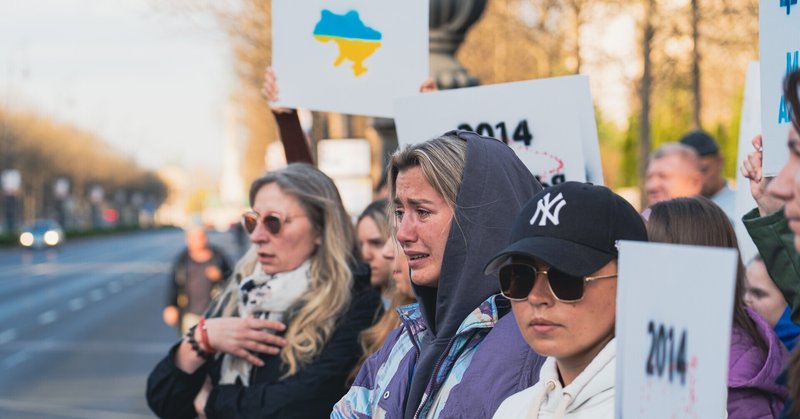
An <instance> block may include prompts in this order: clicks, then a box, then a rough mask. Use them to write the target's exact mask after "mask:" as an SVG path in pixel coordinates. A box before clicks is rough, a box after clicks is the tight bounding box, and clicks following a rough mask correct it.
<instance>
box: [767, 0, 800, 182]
mask: <svg viewBox="0 0 800 419" xmlns="http://www.w3.org/2000/svg"><path fill="white" fill-rule="evenodd" d="M799 6H800V4H799V3H798V2H797V0H769V1H767V0H762V1H760V2H759V5H758V26H759V61H760V63H761V127H762V129H763V134H764V175H766V176H775V175H777V174H778V172H779V171H780V169H781V167H783V165H784V163H785V162H786V159H787V158H788V156H789V154H788V150H787V148H786V138H787V136H788V133H789V127H790V124H791V118H792V117H791V114H792V113H791V110H790V109H789V106H788V105H789V103H788V102H786V101H785V100H784V98H783V79H784V77H785V76H786V74H787V73H788V72H790V71H792V70H795V69H797V68H798V66H799V65H800V7H799Z"/></svg>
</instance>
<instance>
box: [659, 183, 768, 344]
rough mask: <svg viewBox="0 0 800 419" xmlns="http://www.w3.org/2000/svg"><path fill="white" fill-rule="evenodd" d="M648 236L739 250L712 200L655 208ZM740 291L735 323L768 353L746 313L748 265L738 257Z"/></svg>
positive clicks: (671, 202)
mask: <svg viewBox="0 0 800 419" xmlns="http://www.w3.org/2000/svg"><path fill="white" fill-rule="evenodd" d="M647 236H648V239H649V240H650V241H651V242H661V243H675V244H693V245H697V246H716V247H727V248H731V249H736V250H737V251H738V250H739V243H738V241H737V240H736V233H735V232H734V230H733V226H732V225H731V222H730V220H729V219H728V216H727V215H726V214H725V212H724V211H723V210H722V208H720V207H718V206H717V204H715V203H713V202H712V201H711V200H709V199H708V198H704V197H702V196H697V197H692V198H675V199H670V200H668V201H662V202H659V203H656V204H654V205H653V206H652V207H651V212H650V218H649V219H648V220H647ZM737 259H738V262H737V266H736V289H735V291H734V301H733V324H734V326H735V327H738V328H739V329H740V330H742V331H744V332H745V333H746V334H747V335H748V336H749V337H750V339H752V341H753V342H754V343H755V344H756V346H757V347H758V348H759V349H760V350H761V351H762V352H763V353H765V354H766V353H767V351H768V347H767V343H766V342H765V341H764V338H762V337H761V334H760V333H759V332H758V327H757V326H756V324H755V323H754V322H753V319H751V318H750V316H749V315H748V314H747V312H746V311H745V305H744V293H745V278H744V273H745V269H744V265H743V264H742V259H741V257H739V258H737Z"/></svg>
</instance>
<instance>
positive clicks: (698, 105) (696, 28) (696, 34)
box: [692, 0, 703, 129]
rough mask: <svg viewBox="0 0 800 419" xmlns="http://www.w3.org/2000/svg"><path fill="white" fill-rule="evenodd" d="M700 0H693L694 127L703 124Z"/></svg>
mask: <svg viewBox="0 0 800 419" xmlns="http://www.w3.org/2000/svg"><path fill="white" fill-rule="evenodd" d="M699 3H700V0H692V95H693V99H694V114H693V115H692V116H693V119H692V123H693V125H694V129H701V128H702V126H703V124H702V118H701V116H702V114H701V110H702V96H701V90H700V45H699V43H700V5H699Z"/></svg>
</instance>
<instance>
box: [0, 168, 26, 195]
mask: <svg viewBox="0 0 800 419" xmlns="http://www.w3.org/2000/svg"><path fill="white" fill-rule="evenodd" d="M0 183H2V186H3V192H5V193H6V195H16V194H17V193H18V192H19V188H20V186H22V175H20V173H19V170H17V169H8V170H3V174H2V175H0Z"/></svg>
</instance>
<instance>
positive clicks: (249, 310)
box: [219, 260, 311, 387]
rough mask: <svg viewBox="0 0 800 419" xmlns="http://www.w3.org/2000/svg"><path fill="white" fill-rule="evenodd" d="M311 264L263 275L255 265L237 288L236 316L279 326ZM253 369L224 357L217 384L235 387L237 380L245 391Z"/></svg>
mask: <svg viewBox="0 0 800 419" xmlns="http://www.w3.org/2000/svg"><path fill="white" fill-rule="evenodd" d="M310 271H311V261H309V260H307V261H305V262H303V264H302V265H300V266H299V267H297V269H295V270H293V271H289V272H280V273H277V274H273V275H270V274H266V273H264V271H263V270H262V269H261V264H260V263H256V267H255V270H254V271H253V274H252V275H250V276H248V277H247V278H244V279H243V280H242V282H241V283H240V284H239V298H238V303H239V316H240V317H256V318H259V319H268V320H275V321H279V322H282V321H283V318H284V315H285V314H286V310H287V309H288V308H289V307H290V306H291V305H292V304H294V302H295V301H297V299H298V298H300V296H301V295H303V293H304V292H305V291H306V290H307V289H308V283H309V276H310V274H311V272H310ZM252 369H253V366H252V365H251V364H250V363H249V362H247V361H245V360H244V359H242V358H239V357H236V356H233V355H230V354H225V356H224V358H223V359H222V371H221V375H220V380H219V383H220V384H235V383H236V380H237V378H238V379H239V380H240V382H241V384H242V385H244V386H245V387H247V386H248V385H249V384H250V372H251V371H252Z"/></svg>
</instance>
